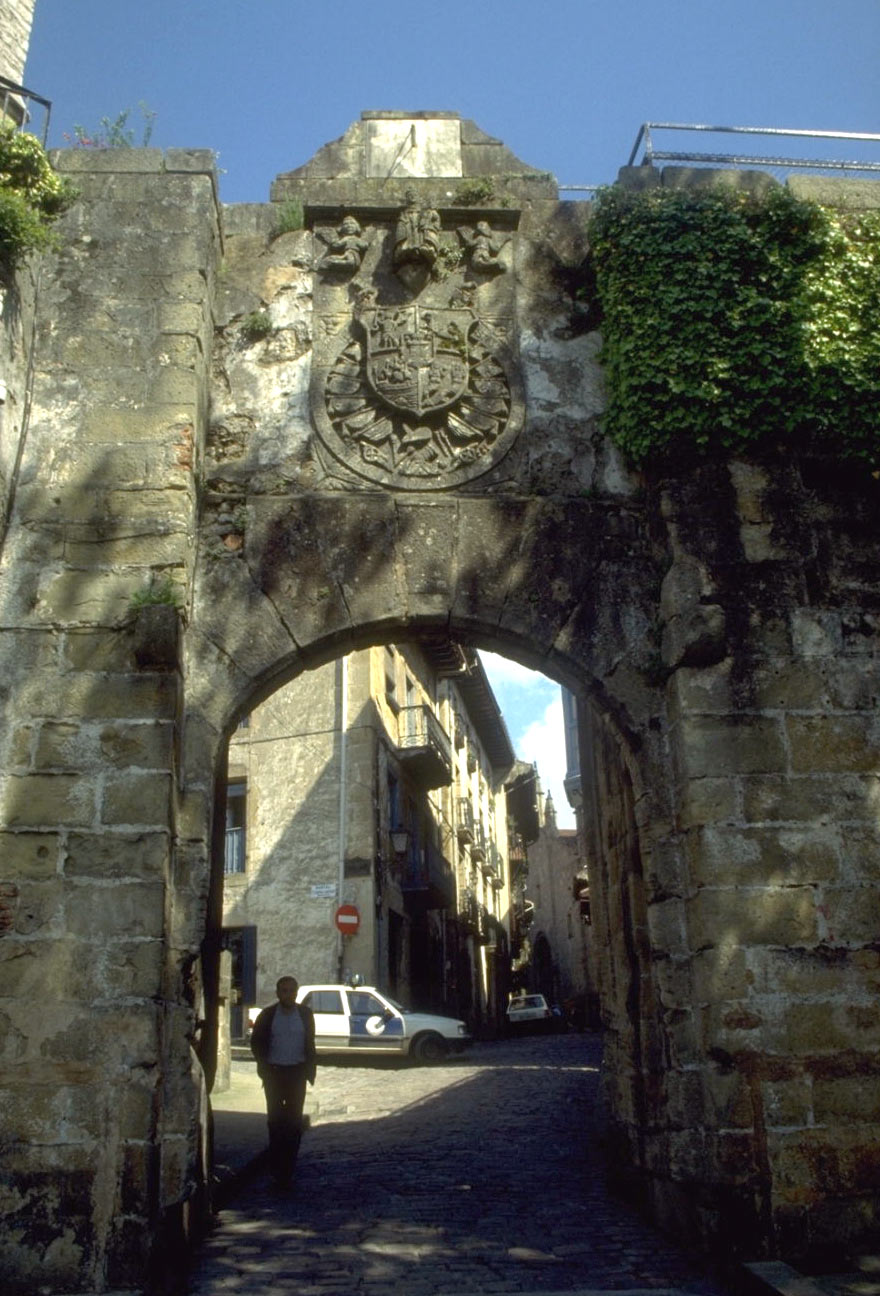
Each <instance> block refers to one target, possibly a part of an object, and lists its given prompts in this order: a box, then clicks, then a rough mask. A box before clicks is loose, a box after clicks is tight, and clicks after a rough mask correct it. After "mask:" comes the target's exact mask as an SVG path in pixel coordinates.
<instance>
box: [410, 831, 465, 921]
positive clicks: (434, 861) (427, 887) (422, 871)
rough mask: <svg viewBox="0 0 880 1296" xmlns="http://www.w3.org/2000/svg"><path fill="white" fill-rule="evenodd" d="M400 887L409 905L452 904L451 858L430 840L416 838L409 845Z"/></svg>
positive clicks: (439, 906) (440, 906)
mask: <svg viewBox="0 0 880 1296" xmlns="http://www.w3.org/2000/svg"><path fill="white" fill-rule="evenodd" d="M400 889H401V891H403V893H404V898H405V899H406V901H407V902H408V907H409V908H411V909H412V908H419V909H453V908H454V907H455V872H454V870H453V867H452V864H451V862H450V861H449V860H448V859H447V858H446V856H445V855H444V854H443V852H442V851H440V850H438V849H437V847H436V846H434V845H433V844H432V843H431V842H425V843H424V844H420V843H418V842H416V843H415V844H414V845H413V846H411V847H410V850H409V852H408V854H407V857H406V860H405V862H404V867H403V873H402V875H401V879H400Z"/></svg>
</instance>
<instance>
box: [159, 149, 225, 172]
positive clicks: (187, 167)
mask: <svg viewBox="0 0 880 1296" xmlns="http://www.w3.org/2000/svg"><path fill="white" fill-rule="evenodd" d="M216 169H217V155H216V153H215V152H214V150H213V149H193V148H189V149H184V148H170V149H166V150H165V170H166V171H196V172H199V173H202V174H205V175H211V176H212V175H214V174H215V172H216Z"/></svg>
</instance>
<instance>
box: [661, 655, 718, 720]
mask: <svg viewBox="0 0 880 1296" xmlns="http://www.w3.org/2000/svg"><path fill="white" fill-rule="evenodd" d="M666 696H667V698H668V700H669V705H670V708H671V711H672V714H673V715H674V716H676V717H679V716H682V715H686V714H687V715H718V714H721V715H723V714H726V713H727V712H729V711H730V710H731V708H732V695H731V689H730V661H729V660H726V661H723V662H718V663H717V664H716V665H714V666H706V667H692V666H679V668H678V670H676V671H675V672H674V673H673V674H672V675H670V677H669V682H668V684H667V686H666Z"/></svg>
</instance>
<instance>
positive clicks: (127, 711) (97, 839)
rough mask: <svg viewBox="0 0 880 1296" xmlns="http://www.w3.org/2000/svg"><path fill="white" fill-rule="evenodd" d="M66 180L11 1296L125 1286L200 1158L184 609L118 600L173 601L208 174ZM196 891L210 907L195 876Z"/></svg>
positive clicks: (24, 807) (26, 643)
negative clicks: (183, 767) (179, 920)
mask: <svg viewBox="0 0 880 1296" xmlns="http://www.w3.org/2000/svg"><path fill="white" fill-rule="evenodd" d="M61 163H62V165H64V166H66V169H68V170H71V169H73V170H75V172H76V177H75V178H76V183H77V185H78V186H79V187H80V188H81V190H82V193H83V199H82V201H81V203H80V204H79V205H78V206H77V208H76V209H75V210H74V211H72V212H71V213H70V214H69V215H68V216H67V217H66V218H65V222H64V239H65V242H64V249H63V251H62V252H60V253H59V254H58V256H57V257H54V256H53V257H49V258H47V259H46V261H45V263H44V265H43V271H42V282H41V290H40V292H41V296H40V307H39V323H38V331H37V337H36V343H35V352H34V367H35V373H34V399H33V410H32V414H31V420H30V427H29V433H28V439H27V443H26V446H25V448H24V454H23V457H22V460H21V467H20V473H19V477H18V481H17V490H16V495H15V500H14V517H13V525H12V528H11V530H10V532H9V535H8V536H7V540H6V545H5V549H4V553H3V569H2V581H0V591H2V593H0V598H2V616H0V624H2V627H3V629H2V633H0V652H2V656H3V704H4V717H5V719H4V724H3V729H2V758H3V771H4V776H3V782H2V801H3V821H4V833H3V837H2V882H3V889H4V893H5V899H6V901H7V904H8V908H9V913H8V921H9V923H10V926H9V927H8V929H7V930H6V931H5V932H4V935H3V940H2V948H0V954H2V959H3V976H2V1013H3V1026H4V1030H3V1039H4V1044H3V1057H4V1065H3V1099H2V1110H3V1127H4V1145H5V1146H4V1152H5V1155H4V1188H3V1216H4V1231H3V1244H2V1260H0V1267H2V1269H3V1272H4V1275H6V1279H5V1281H6V1286H7V1290H9V1291H13V1292H18V1291H21V1292H27V1291H32V1290H33V1289H34V1288H35V1286H36V1285H38V1284H39V1285H44V1286H46V1287H47V1288H48V1289H49V1290H71V1289H79V1290H89V1289H94V1290H103V1289H104V1288H105V1287H106V1286H113V1287H124V1286H132V1287H134V1286H136V1285H137V1284H138V1283H139V1282H140V1281H141V1280H142V1278H143V1275H144V1274H145V1272H146V1271H147V1269H148V1267H149V1263H150V1252H151V1249H152V1246H153V1243H154V1241H155V1238H156V1236H157V1231H158V1228H159V1225H160V1222H161V1221H162V1219H163V1218H173V1220H174V1225H175V1227H182V1226H183V1222H184V1216H185V1213H186V1211H185V1208H184V1206H183V1203H184V1202H185V1201H186V1199H187V1198H189V1197H190V1196H191V1195H192V1189H193V1184H194V1178H193V1171H194V1170H195V1169H197V1166H198V1163H199V1157H200V1152H199V1147H198V1144H199V1138H200V1130H199V1109H200V1099H199V1086H200V1079H199V1075H198V1070H197V1068H194V1067H193V1065H192V1061H191V1050H190V1047H189V1040H188V1037H191V1036H192V1026H191V1023H192V1017H193V1013H192V1009H191V1008H188V1007H187V1005H188V1001H189V1000H191V999H192V997H193V994H194V989H193V987H192V986H191V985H190V984H188V983H187V970H188V967H189V966H190V965H191V964H192V955H193V953H194V952H195V951H189V953H186V952H184V951H180V950H178V949H177V948H176V947H175V936H174V932H175V920H176V915H177V913H178V911H179V909H180V908H181V906H183V907H186V905H187V904H188V903H189V898H188V893H189V892H190V889H191V883H190V880H189V879H188V877H187V869H186V863H185V856H184V851H183V849H181V850H180V851H179V852H178V854H177V856H176V857H175V856H174V852H173V847H174V839H175V835H176V834H177V833H178V832H179V833H181V834H183V835H185V831H186V827H185V824H186V813H187V801H186V797H182V798H178V797H177V795H176V792H177V772H178V754H179V752H180V747H181V742H182V741H183V731H182V727H181V717H182V708H181V702H182V678H181V675H180V667H179V660H178V651H177V627H178V617H177V615H176V614H175V613H174V611H173V609H170V608H168V607H159V608H148V609H145V611H144V612H142V613H141V614H140V615H139V616H133V615H132V604H131V599H132V596H133V595H135V594H137V593H140V592H143V591H144V590H145V589H146V588H147V587H148V584H149V581H150V579H151V577H155V578H156V579H157V580H159V581H161V580H162V579H164V578H165V577H166V576H167V577H170V578H172V579H173V580H174V581H175V582H176V584H177V588H178V589H179V590H180V595H181V600H182V603H183V605H184V606H185V604H186V600H187V590H188V587H189V577H190V573H191V569H192V562H193V535H194V514H193V510H194V505H195V476H194V471H195V462H196V456H197V454H198V441H199V435H200V429H201V425H202V423H203V417H204V415H203V411H204V395H205V386H204V368H205V364H206V359H207V354H208V349H207V347H206V346H205V340H206V335H205V322H206V315H205V308H206V304H207V302H208V299H209V294H210V283H209V279H208V273H209V268H210V267H211V266H212V265H213V263H214V261H215V259H216V253H217V246H218V225H217V219H216V208H215V201H214V193H213V179H212V174H211V159H210V157H208V156H206V155H204V154H192V153H179V154H170V155H166V157H164V158H163V156H162V155H161V154H159V153H155V152H140V151H132V152H131V153H130V154H128V155H126V156H122V157H114V156H111V155H108V154H98V153H96V154H93V155H91V156H89V155H87V154H85V153H83V154H71V155H69V156H66V157H65V158H63V159H61ZM154 621H157V625H155V626H154V625H152V624H151V623H153V622H154ZM192 897H193V899H194V900H195V903H196V904H197V905H199V904H200V906H201V907H200V909H199V912H202V913H203V909H204V882H203V881H202V880H196V882H195V885H194V886H192ZM199 897H201V901H200V900H199ZM199 921H200V920H199V919H198V918H197V917H195V916H191V917H190V919H189V922H188V927H189V929H192V928H193V927H194V926H195V927H197V926H198V922H199ZM196 949H197V946H196ZM187 960H188V962H187ZM37 1275H39V1277H37Z"/></svg>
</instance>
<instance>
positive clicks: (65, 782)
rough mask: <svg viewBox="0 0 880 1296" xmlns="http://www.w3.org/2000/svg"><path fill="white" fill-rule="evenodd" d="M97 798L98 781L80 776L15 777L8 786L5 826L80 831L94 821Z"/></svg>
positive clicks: (7, 783) (30, 775)
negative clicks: (63, 827)
mask: <svg viewBox="0 0 880 1296" xmlns="http://www.w3.org/2000/svg"><path fill="white" fill-rule="evenodd" d="M96 797H97V787H96V783H95V781H94V780H92V779H89V778H86V777H83V776H81V775H79V774H23V775H17V774H13V775H10V776H9V778H8V780H7V782H6V825H7V827H9V828H41V827H45V828H50V829H51V828H54V827H60V826H62V825H63V826H65V827H81V826H84V825H86V824H90V823H91V822H92V821H93V820H94V817H95V805H96Z"/></svg>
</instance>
